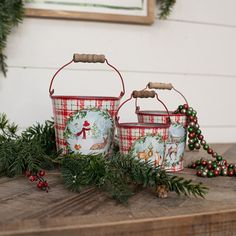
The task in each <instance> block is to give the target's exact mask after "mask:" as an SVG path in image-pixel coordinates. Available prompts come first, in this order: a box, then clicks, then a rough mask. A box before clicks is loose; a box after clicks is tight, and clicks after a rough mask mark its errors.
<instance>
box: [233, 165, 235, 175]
mask: <svg viewBox="0 0 236 236" xmlns="http://www.w3.org/2000/svg"><path fill="white" fill-rule="evenodd" d="M233 171H234V174H236V166H235V167H234V168H233Z"/></svg>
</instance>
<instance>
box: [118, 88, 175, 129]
mask: <svg viewBox="0 0 236 236" xmlns="http://www.w3.org/2000/svg"><path fill="white" fill-rule="evenodd" d="M137 92H138V94H139V95H140V93H142V94H143V93H144V92H150V93H149V95H150V96H148V97H150V98H154V97H156V99H157V100H158V101H159V102H160V103H161V104H162V105H163V106H164V108H165V110H166V112H167V115H168V121H167V122H168V123H169V125H170V113H169V110H168V109H167V107H166V105H165V103H164V102H162V100H161V99H159V97H158V95H157V93H156V92H155V91H147V90H141V91H133V92H132V94H131V96H130V97H129V98H128V99H127V100H125V101H124V102H123V103H122V104H120V106H119V107H118V109H117V111H116V115H115V121H116V125H117V126H119V119H120V117H118V113H119V111H120V109H121V107H122V106H123V105H125V103H127V102H128V101H130V100H131V99H132V98H135V99H136V101H137V98H138V97H139V98H146V97H143V96H141V97H140V96H138V97H137V96H135V95H134V93H137ZM153 94H154V96H153Z"/></svg>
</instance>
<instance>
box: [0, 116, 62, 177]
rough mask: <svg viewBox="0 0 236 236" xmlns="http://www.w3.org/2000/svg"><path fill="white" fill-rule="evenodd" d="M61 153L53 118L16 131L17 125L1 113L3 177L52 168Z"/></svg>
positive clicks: (1, 173)
mask: <svg viewBox="0 0 236 236" xmlns="http://www.w3.org/2000/svg"><path fill="white" fill-rule="evenodd" d="M58 154H59V153H57V151H56V143H55V131H54V127H53V122H52V121H46V122H45V123H44V124H43V125H40V124H36V125H33V126H31V127H29V128H28V129H26V130H25V131H23V132H22V133H21V134H17V125H15V124H14V123H10V121H9V120H8V119H7V116H6V115H5V114H0V176H3V175H6V176H9V177H13V176H16V175H19V174H22V173H24V172H25V171H26V170H27V171H31V172H38V171H39V170H41V169H52V168H53V167H54V159H55V158H56V157H57V156H58Z"/></svg>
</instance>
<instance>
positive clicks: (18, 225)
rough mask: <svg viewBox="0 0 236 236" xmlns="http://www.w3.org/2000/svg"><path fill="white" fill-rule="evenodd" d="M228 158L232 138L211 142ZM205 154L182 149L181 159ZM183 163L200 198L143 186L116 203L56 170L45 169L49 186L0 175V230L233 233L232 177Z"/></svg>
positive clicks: (168, 235) (235, 183)
mask: <svg viewBox="0 0 236 236" xmlns="http://www.w3.org/2000/svg"><path fill="white" fill-rule="evenodd" d="M212 146H213V148H215V150H217V152H219V153H222V154H223V155H224V157H225V158H226V159H227V160H230V161H232V162H234V157H235V155H236V144H221V145H219V144H218V145H212ZM200 157H203V158H206V157H207V154H206V153H205V152H203V151H200V152H197V151H196V152H186V154H185V164H186V165H187V164H188V163H189V162H190V161H192V160H195V159H198V158H200ZM194 173H195V171H194V170H191V169H184V171H182V172H179V173H177V175H179V176H184V177H185V178H191V179H193V180H194V181H195V182H197V181H202V182H204V184H205V185H207V186H208V187H209V188H210V191H209V194H208V195H207V196H206V199H200V198H193V197H191V198H188V197H184V196H178V195H176V194H175V193H171V194H170V196H169V198H167V199H158V198H156V197H155V196H154V195H153V194H152V193H150V192H149V191H141V192H139V193H138V194H136V195H134V196H133V197H132V198H131V199H130V201H129V204H128V205H121V204H117V203H116V202H115V201H113V200H111V199H109V198H108V197H107V195H106V194H105V193H103V192H100V191H99V190H97V189H94V188H88V189H86V190H85V191H83V192H81V193H79V194H78V193H72V192H70V191H68V190H66V189H65V188H64V186H63V182H62V179H61V176H60V172H59V171H51V172H49V173H48V176H47V178H48V181H49V182H50V185H51V190H50V192H49V193H48V194H47V193H45V192H41V191H37V190H36V189H35V186H34V185H33V184H32V183H28V182H27V180H26V179H25V178H24V177H18V178H13V179H8V178H1V179H0V235H1V236H2V235H27V236H28V235H50V236H51V235H57V236H58V235H59V236H60V235H71V236H73V235H89V236H93V235H94V236H95V235H138V236H139V235H165V236H175V235H176V236H177V235H178V236H179V235H204V236H205V235H219V236H225V235H230V236H231V235H235V233H234V232H235V230H236V195H235V190H236V179H235V177H218V178H211V179H208V178H201V179H200V178H198V177H196V176H195V174H194Z"/></svg>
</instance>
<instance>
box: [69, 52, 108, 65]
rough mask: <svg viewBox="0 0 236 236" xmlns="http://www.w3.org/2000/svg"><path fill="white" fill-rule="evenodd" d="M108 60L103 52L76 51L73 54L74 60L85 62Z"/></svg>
mask: <svg viewBox="0 0 236 236" xmlns="http://www.w3.org/2000/svg"><path fill="white" fill-rule="evenodd" d="M105 60H106V58H105V55H103V54H100V55H98V54H79V53H75V54H74V56H73V61H74V62H84V63H97V62H99V63H104V62H105Z"/></svg>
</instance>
